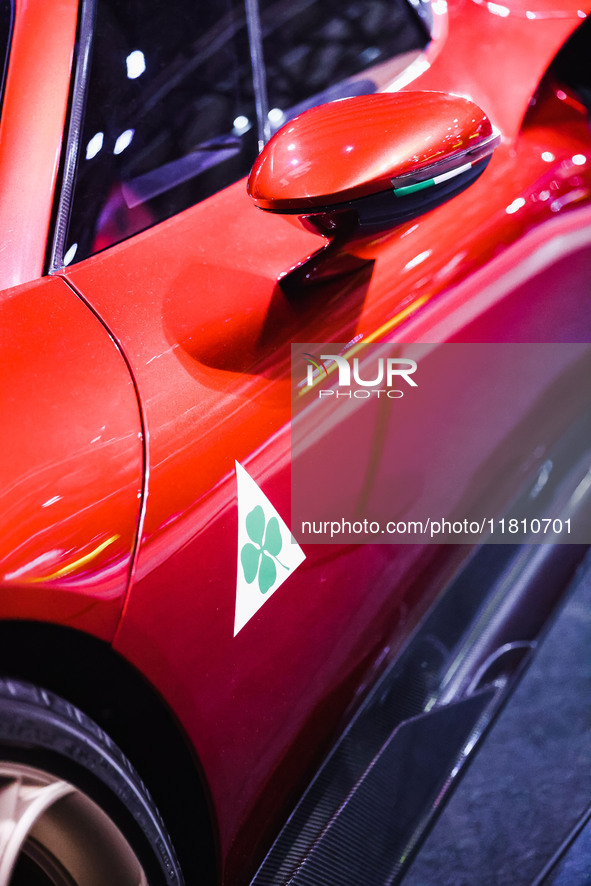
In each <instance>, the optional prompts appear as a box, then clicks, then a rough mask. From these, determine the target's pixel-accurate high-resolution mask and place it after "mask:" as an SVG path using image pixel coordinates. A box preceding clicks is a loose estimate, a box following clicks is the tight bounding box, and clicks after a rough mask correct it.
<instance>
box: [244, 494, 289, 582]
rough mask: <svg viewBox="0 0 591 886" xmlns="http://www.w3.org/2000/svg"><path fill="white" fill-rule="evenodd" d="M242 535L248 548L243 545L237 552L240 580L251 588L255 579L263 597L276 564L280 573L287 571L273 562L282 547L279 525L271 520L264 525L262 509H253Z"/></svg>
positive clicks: (275, 560) (273, 578)
mask: <svg viewBox="0 0 591 886" xmlns="http://www.w3.org/2000/svg"><path fill="white" fill-rule="evenodd" d="M265 526H266V531H265ZM246 532H247V534H248V537H249V539H250V541H251V542H252V544H250V542H247V543H246V544H245V545H244V547H243V548H242V550H241V551H240V562H241V563H242V569H243V570H244V578H245V579H246V581H247V582H248V584H252V583H253V581H254V580H255V578H256V577H257V575H258V580H259V582H258V583H259V590H260V592H261V594H266V593H267V591H268V590H269V588H272V587H273V585H274V584H275V581H276V579H277V567H276V566H275V563H279V565H280V566H282V567H283V569H287V568H288V567H287V566H284V565H283V563H281V561H280V560H278V559H277V554H279V552H280V551H281V548H282V545H283V543H282V541H281V530H280V529H279V521H278V520H277V517H271V519H270V520H269V522H268V523H267V522H266V520H265V513H264V511H263V509H262V507H261V506H260V505H257V506H256V507H255V508H253V509H252V511H251V512H250V513H249V514H248V515H247V517H246ZM263 538H264V540H263ZM288 571H289V570H288Z"/></svg>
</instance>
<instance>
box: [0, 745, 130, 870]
mask: <svg viewBox="0 0 591 886" xmlns="http://www.w3.org/2000/svg"><path fill="white" fill-rule="evenodd" d="M106 883H108V884H109V886H148V881H147V879H146V875H145V873H144V871H143V868H142V866H141V864H140V862H139V861H138V858H137V856H136V855H135V853H134V852H133V850H132V849H131V847H130V845H129V843H128V842H127V840H126V839H125V837H124V836H123V834H122V833H121V831H120V830H119V829H118V827H117V826H116V825H115V824H114V823H113V821H112V820H111V819H110V818H109V816H108V815H107V814H106V813H105V812H104V811H103V810H102V809H100V807H99V806H97V804H96V803H94V801H93V800H91V799H90V797H88V796H87V795H86V794H84V793H83V792H82V791H80V790H78V788H75V787H74V786H73V785H71V784H69V783H68V782H66V781H63V780H62V779H60V778H56V777H55V776H52V775H50V774H49V773H47V772H43V771H42V770H40V769H34V768H32V767H30V766H21V765H20V764H13V763H4V762H2V763H0V886H25V884H26V886H33V884H34V886H105V884H106Z"/></svg>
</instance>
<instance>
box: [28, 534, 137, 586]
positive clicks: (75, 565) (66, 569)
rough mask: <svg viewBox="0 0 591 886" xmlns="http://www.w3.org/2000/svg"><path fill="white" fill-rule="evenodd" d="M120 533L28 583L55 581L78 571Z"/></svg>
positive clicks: (31, 579) (29, 580)
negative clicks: (48, 573) (49, 573)
mask: <svg viewBox="0 0 591 886" xmlns="http://www.w3.org/2000/svg"><path fill="white" fill-rule="evenodd" d="M119 537H120V536H119V535H112V536H111V537H110V538H108V539H107V540H106V541H103V542H101V544H100V545H98V546H97V547H96V548H94V550H92V551H90V552H89V553H88V554H84V556H82V557H77V558H76V560H73V561H72V562H71V563H68V564H67V565H66V566H62V568H61V569H57V570H56V571H55V572H52V573H51V575H42V576H40V577H39V578H29V579H28V580H27V583H28V584H39V583H40V582H44V581H55V580H56V579H58V578H65V576H67V575H71V574H72V573H73V572H76V570H77V569H80V568H81V567H82V566H86V565H87V563H90V562H91V561H92V560H94V559H95V558H96V557H98V556H99V554H102V552H103V551H104V550H105V549H106V548H108V547H109V545H112V544H113V542H115V541H117V539H118V538H119Z"/></svg>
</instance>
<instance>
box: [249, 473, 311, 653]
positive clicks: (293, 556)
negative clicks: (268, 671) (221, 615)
mask: <svg viewBox="0 0 591 886" xmlns="http://www.w3.org/2000/svg"><path fill="white" fill-rule="evenodd" d="M236 484H237V490H238V567H237V573H236V614H235V617H234V636H236V634H237V633H238V631H240V630H241V629H242V628H243V627H244V625H245V624H246V623H247V622H248V621H250V619H251V618H252V617H253V615H254V614H255V612H258V610H259V609H260V608H261V606H262V605H263V603H266V601H267V600H268V599H269V597H271V596H272V595H273V594H274V593H275V591H276V590H277V588H278V587H280V586H281V585H282V584H283V582H284V581H285V579H286V578H289V576H290V575H291V574H292V572H294V571H295V570H296V569H297V567H298V566H299V565H300V563H302V562H303V561H304V560H305V559H306V555H305V554H304V552H303V551H302V549H301V548H300V546H299V545H298V544H296V542H295V541H294V539H293V536H292V534H291V532H290V531H289V529H288V528H287V526H286V525H285V523H284V522H283V520H282V519H281V517H280V516H279V514H278V513H277V511H276V510H275V508H274V507H273V505H272V504H271V502H270V501H269V499H268V498H267V496H266V495H264V493H263V492H261V490H260V489H259V487H258V486H257V484H256V483H255V482H254V480H253V479H252V477H250V476H249V474H247V473H246V471H245V470H244V468H243V467H242V465H241V464H239V463H238V462H236Z"/></svg>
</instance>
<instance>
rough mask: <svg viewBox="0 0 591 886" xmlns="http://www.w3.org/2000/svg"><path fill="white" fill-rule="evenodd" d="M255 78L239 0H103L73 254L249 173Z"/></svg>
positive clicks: (70, 239) (68, 253) (69, 244)
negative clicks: (201, 0) (236, 0)
mask: <svg viewBox="0 0 591 886" xmlns="http://www.w3.org/2000/svg"><path fill="white" fill-rule="evenodd" d="M251 84H252V77H251V70H250V54H249V49H248V40H247V33H246V23H245V18H244V12H243V7H242V3H237V2H233V0H218V2H216V3H215V4H213V3H207V2H195V0H174V2H168V3H166V2H165V3H163V2H162V0H126V2H124V3H121V2H120V0H99V3H98V9H97V18H96V24H95V28H94V36H93V44H92V58H91V68H90V76H89V86H88V96H87V102H86V113H85V119H84V124H83V127H82V133H81V142H80V153H79V160H78V170H77V175H76V183H75V189H74V197H73V206H72V213H71V218H70V226H69V231H68V236H67V241H66V245H65V248H64V259H65V262H66V263H68V262H69V261H72V260H78V259H80V258H83V257H84V256H86V255H89V254H91V253H93V252H97V251H98V250H100V249H103V248H104V247H106V246H109V245H111V244H112V243H116V242H118V241H119V240H122V239H124V238H125V237H128V236H130V235H131V234H133V233H135V232H137V231H140V230H142V229H143V228H146V227H149V226H150V225H152V224H154V223H156V222H157V221H160V220H162V219H164V218H168V217H169V216H170V215H172V214H173V213H175V212H178V211H179V210H181V209H184V208H186V207H187V206H190V205H191V204H192V203H196V202H197V201H199V200H202V199H203V198H204V197H207V196H209V195H210V194H212V193H213V192H214V191H217V190H219V189H220V188H223V187H224V186H225V185H227V184H229V183H230V182H232V181H236V179H238V178H240V177H241V176H243V175H245V174H246V173H247V172H248V169H249V166H250V163H251V159H252V157H253V155H254V154H256V126H252V125H251V121H253V120H254V119H255V108H254V96H253V90H252V85H251Z"/></svg>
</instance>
